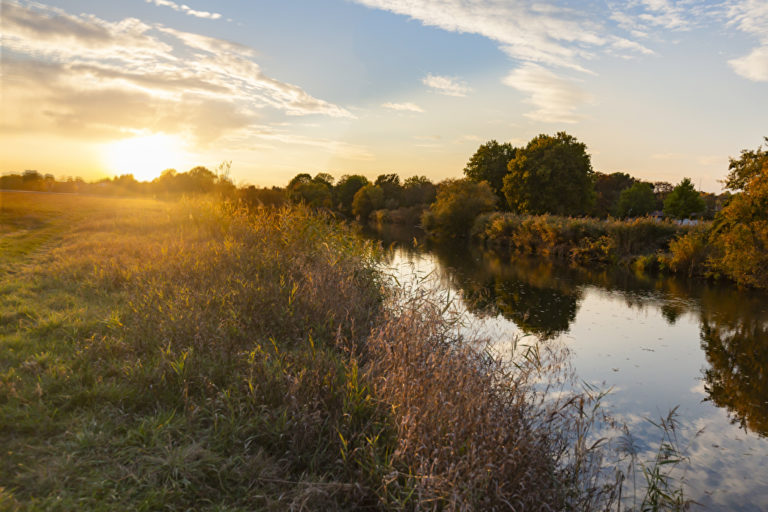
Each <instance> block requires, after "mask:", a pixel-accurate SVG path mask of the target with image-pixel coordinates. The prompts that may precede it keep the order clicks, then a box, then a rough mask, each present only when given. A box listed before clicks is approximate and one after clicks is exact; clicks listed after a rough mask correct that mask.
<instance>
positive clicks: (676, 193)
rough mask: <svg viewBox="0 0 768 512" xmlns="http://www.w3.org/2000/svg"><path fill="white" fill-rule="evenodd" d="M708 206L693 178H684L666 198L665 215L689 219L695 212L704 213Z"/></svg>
mask: <svg viewBox="0 0 768 512" xmlns="http://www.w3.org/2000/svg"><path fill="white" fill-rule="evenodd" d="M706 206H707V205H706V204H705V203H704V200H703V199H702V198H701V194H699V193H698V192H697V191H696V189H695V188H694V186H693V183H692V182H691V179H690V178H684V179H683V181H681V182H680V183H678V184H677V186H676V187H675V188H674V189H673V190H672V192H670V193H669V195H668V196H667V198H666V199H665V200H664V215H668V216H670V217H675V218H678V219H687V218H689V217H691V216H692V215H693V214H696V213H702V212H703V211H704V209H705V208H706Z"/></svg>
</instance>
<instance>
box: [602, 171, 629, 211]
mask: <svg viewBox="0 0 768 512" xmlns="http://www.w3.org/2000/svg"><path fill="white" fill-rule="evenodd" d="M594 178H595V205H594V208H593V209H592V214H593V215H595V216H597V217H607V216H608V215H612V214H614V213H615V212H616V205H617V204H618V202H619V195H620V194H621V192H622V191H623V190H626V189H628V188H629V187H631V186H632V185H634V184H635V182H636V181H637V180H635V178H633V177H632V176H630V175H629V174H627V173H625V172H614V173H611V174H604V173H602V172H596V173H595V175H594Z"/></svg>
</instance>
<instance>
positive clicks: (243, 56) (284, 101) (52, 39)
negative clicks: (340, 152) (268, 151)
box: [2, 2, 352, 142]
mask: <svg viewBox="0 0 768 512" xmlns="http://www.w3.org/2000/svg"><path fill="white" fill-rule="evenodd" d="M35 5H36V7H31V6H30V7H26V6H21V5H19V4H17V3H15V2H5V3H4V4H3V28H2V30H3V51H4V55H3V97H2V108H3V120H2V129H3V130H4V131H8V130H14V129H15V130H23V129H29V127H31V126H34V127H35V129H37V130H49V131H53V132H58V133H66V134H72V133H75V132H81V133H88V134H90V135H93V134H96V133H98V134H103V135H104V136H110V135H112V136H113V135H114V133H120V132H126V131H132V130H136V129H138V128H142V129H143V128H147V127H154V128H156V129H158V130H160V129H169V130H170V129H176V130H187V131H189V132H190V133H191V134H192V135H194V136H196V137H197V138H198V140H200V141H204V142H205V141H208V142H210V141H212V140H215V139H216V138H217V137H218V136H220V135H222V134H224V133H226V132H227V131H229V130H237V129H241V128H242V127H244V126H247V125H249V124H251V123H253V122H255V120H256V119H257V118H258V117H259V116H260V111H261V110H262V109H264V108H265V107H270V108H274V109H276V110H278V111H279V112H282V113H283V114H285V115H289V116H293V115H308V114H321V115H325V116H331V117H347V118H349V117H352V114H351V113H350V112H349V111H347V110H346V109H344V108H342V107H340V106H338V105H334V104H332V103H329V102H326V101H324V100H321V99H318V98H315V97H313V96H311V95H310V94H309V93H307V92H306V91H304V90H303V89H302V88H301V87H299V86H297V85H294V84H289V83H285V82H282V81H280V80H277V79H275V78H272V77H269V76H266V75H265V74H264V73H263V72H262V71H261V69H260V67H259V65H258V64H257V63H256V62H254V61H253V58H254V57H255V56H256V52H255V51H253V50H252V49H251V48H247V47H244V46H242V45H238V44H235V43H231V42H228V41H224V40H221V39H216V38H211V37H206V36H201V35H198V34H191V33H188V32H182V31H177V30H173V29H169V28H166V27H163V26H159V25H148V24H146V23H143V22H141V21H139V20H136V19H133V18H128V19H125V20H122V21H118V22H108V21H105V20H102V19H99V18H96V17H94V16H89V15H80V16H74V15H71V14H67V13H65V12H63V11H60V10H55V9H52V8H47V7H44V6H38V5H37V4H35Z"/></svg>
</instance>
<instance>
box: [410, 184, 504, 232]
mask: <svg viewBox="0 0 768 512" xmlns="http://www.w3.org/2000/svg"><path fill="white" fill-rule="evenodd" d="M497 200H498V198H497V197H496V194H494V193H493V189H492V188H491V186H490V185H488V182H486V181H481V182H480V183H475V182H473V181H470V180H467V179H463V180H446V181H444V182H442V183H440V185H439V186H438V188H437V197H436V198H435V202H434V203H432V204H431V205H430V207H429V209H428V210H427V211H425V212H424V215H423V216H422V225H423V226H424V229H426V230H427V231H429V232H430V233H432V234H433V235H436V236H439V237H456V236H464V235H466V234H467V233H469V230H470V228H471V227H472V224H473V223H474V222H475V219H476V218H477V216H478V215H480V214H481V213H484V212H489V211H492V210H493V209H494V207H495V205H496V201H497Z"/></svg>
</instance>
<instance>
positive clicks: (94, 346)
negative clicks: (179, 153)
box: [0, 196, 617, 510]
mask: <svg viewBox="0 0 768 512" xmlns="http://www.w3.org/2000/svg"><path fill="white" fill-rule="evenodd" d="M47 197H48V196H26V197H21V196H16V197H15V198H14V199H13V200H12V201H13V207H14V208H16V210H14V211H16V212H25V211H26V212H31V213H29V215H32V216H36V218H37V219H38V220H39V226H41V227H39V228H35V227H34V226H32V224H30V223H26V224H25V225H27V226H32V227H30V228H29V230H30V231H29V232H28V233H27V235H22V234H20V232H19V230H18V229H16V230H15V231H13V232H12V234H11V237H12V238H11V242H9V243H12V244H17V245H18V244H20V246H19V247H20V249H19V251H14V252H12V253H13V254H16V255H18V254H23V255H24V256H23V259H21V258H20V257H19V259H15V260H14V259H11V258H8V259H7V260H6V261H5V262H4V268H6V269H8V271H7V273H6V274H5V277H6V278H7V279H6V281H5V282H4V283H3V292H4V293H3V296H2V299H1V300H2V307H3V317H2V322H1V323H0V445H1V446H3V447H4V454H3V457H2V458H0V507H4V508H10V509H12V510H13V509H21V510H72V509H84V510H114V509H130V510H134V509H135V510H160V509H164V510H189V509H196V510H342V509H364V508H373V509H394V510H400V509H408V510H423V509H429V510H432V509H439V510H478V509H484V510H485V509H487V510H493V509H498V510H563V509H570V510H598V509H605V508H608V507H610V506H611V504H612V503H613V502H614V498H615V493H616V489H617V487H616V486H615V485H612V484H610V483H608V484H605V482H604V480H603V479H602V474H601V452H600V449H599V446H594V445H593V442H592V441H590V439H591V438H590V431H589V429H590V426H591V425H592V421H593V420H594V418H595V414H596V410H597V409H595V407H594V405H593V404H594V401H593V400H590V397H588V396H584V395H573V394H571V395H567V396H565V397H563V398H561V399H559V400H550V399H548V398H547V397H548V396H550V395H549V394H548V392H547V391H548V388H547V384H548V383H549V384H550V385H551V384H553V382H555V381H553V380H551V379H550V376H551V375H555V374H556V373H557V368H556V367H555V366H556V365H557V359H555V360H553V361H551V363H548V362H547V361H549V360H548V359H547V358H545V357H543V356H542V354H539V353H538V352H537V351H535V350H532V351H529V352H528V353H526V354H524V355H527V357H522V358H521V357H517V358H513V359H509V358H502V357H500V356H499V355H498V354H495V353H494V352H493V351H492V350H491V349H490V347H489V346H488V345H487V344H483V343H481V342H478V341H477V340H474V339H471V338H466V337H465V336H463V335H462V334H461V331H460V330H458V327H457V325H456V324H455V323H453V322H451V321H449V320H447V319H446V318H445V317H444V316H443V314H442V313H443V310H444V304H442V303H441V301H439V300H433V299H429V298H428V297H427V298H424V297H421V298H419V297H416V298H414V297H409V298H408V299H407V300H404V299H403V297H401V296H397V295H396V294H397V292H396V290H392V289H388V288H386V287H385V286H384V285H382V283H381V282H380V281H379V279H380V278H379V276H378V274H377V272H376V270H375V263H376V259H375V248H374V247H373V246H371V245H370V244H367V243H365V242H362V241H361V240H360V239H359V238H358V237H356V236H354V235H353V234H352V233H350V232H349V231H348V230H347V229H345V228H344V227H343V226H340V225H338V224H336V223H334V222H332V221H330V220H328V219H324V218H322V217H318V216H316V215H314V214H312V213H311V212H309V211H308V210H306V209H302V208H293V209H280V210H270V209H261V210H259V211H257V212H249V211H246V210H242V209H239V208H235V207H231V206H227V205H222V204H214V203H206V202H194V203H179V204H165V203H157V202H152V201H133V200H117V201H109V202H104V201H103V200H96V199H93V198H82V197H63V196H50V197H53V199H51V200H50V201H49V202H46V203H44V204H43V206H41V203H40V202H39V201H40V200H41V198H47ZM3 199H4V207H5V206H7V205H9V203H8V202H6V197H5V196H4V198H3ZM45 200H46V201H48V199H45ZM9 215H10V216H14V217H15V216H16V215H19V213H13V214H9ZM62 219H63V220H62ZM25 222H26V221H25ZM25 229H26V228H25ZM36 229H37V231H36ZM43 229H49V231H48V232H47V233H46V241H45V243H44V244H42V243H40V244H27V245H25V243H26V242H25V241H26V240H28V239H29V237H32V238H34V237H35V236H36V233H39V230H43ZM14 237H15V238H14ZM6 240H8V239H6ZM9 254H10V253H9ZM22 262H23V263H22ZM553 365H554V366H553ZM550 370H552V371H553V372H554V373H549V372H550Z"/></svg>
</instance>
